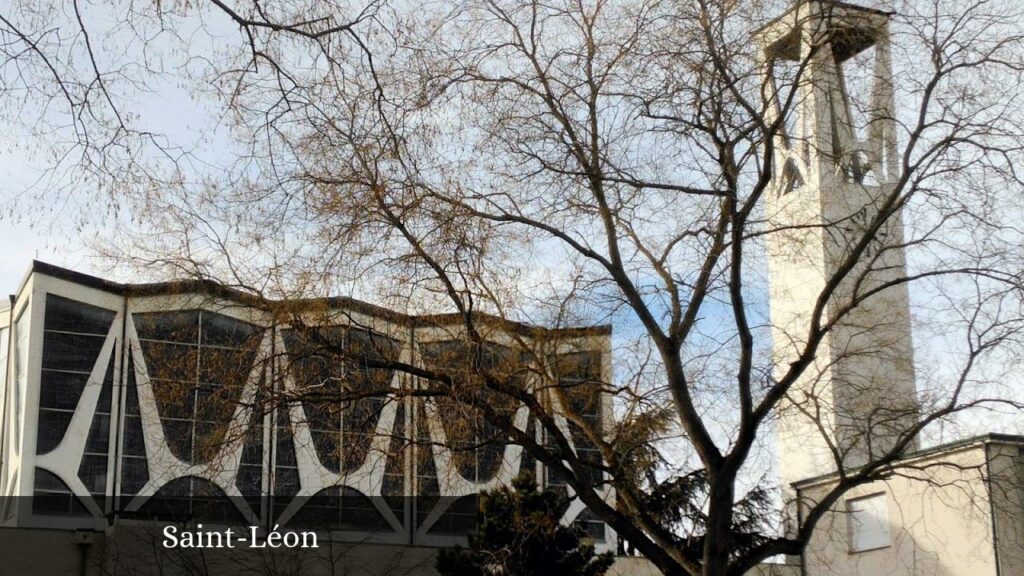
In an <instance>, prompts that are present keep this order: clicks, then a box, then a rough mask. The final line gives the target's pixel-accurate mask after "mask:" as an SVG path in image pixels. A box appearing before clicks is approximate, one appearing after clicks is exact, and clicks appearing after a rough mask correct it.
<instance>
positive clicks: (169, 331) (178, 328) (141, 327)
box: [132, 310, 199, 344]
mask: <svg viewBox="0 0 1024 576" xmlns="http://www.w3.org/2000/svg"><path fill="white" fill-rule="evenodd" d="M132 320H133V321H134V322H135V331H136V332H137V333H138V335H139V338H144V339H147V340H162V341H165V342H184V343H189V344H198V343H199V311H198V310H176V311H173V312H147V313H144V314H132Z"/></svg>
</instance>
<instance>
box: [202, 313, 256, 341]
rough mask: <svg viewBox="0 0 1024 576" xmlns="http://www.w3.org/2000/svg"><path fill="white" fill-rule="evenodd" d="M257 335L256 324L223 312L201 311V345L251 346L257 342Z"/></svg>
mask: <svg viewBox="0 0 1024 576" xmlns="http://www.w3.org/2000/svg"><path fill="white" fill-rule="evenodd" d="M259 337H260V328H259V327H257V326H254V325H252V324H249V323H248V322H243V321H241V320H236V319H234V318H231V317H229V316H225V315H223V314H216V313H214V312H206V311H204V312H203V330H202V343H203V345H208V346H226V347H229V348H243V347H247V348H253V347H255V346H256V345H257V344H259Z"/></svg>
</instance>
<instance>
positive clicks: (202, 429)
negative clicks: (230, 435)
mask: <svg viewBox="0 0 1024 576" xmlns="http://www.w3.org/2000/svg"><path fill="white" fill-rule="evenodd" d="M226 434H227V423H218V422H202V421H199V422H196V423H195V445H194V447H193V452H192V463H193V464H199V463H203V462H209V461H210V460H211V459H213V457H214V456H216V455H217V453H218V452H219V451H220V449H221V448H222V447H223V446H224V442H225V440H226Z"/></svg>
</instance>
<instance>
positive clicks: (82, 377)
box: [39, 370, 89, 410]
mask: <svg viewBox="0 0 1024 576" xmlns="http://www.w3.org/2000/svg"><path fill="white" fill-rule="evenodd" d="M88 379H89V375H88V374H78V373H71V372H54V371H52V370H43V371H42V372H41V373H40V382H39V407H40V408H58V409H63V410H74V409H75V407H76V406H78V401H79V399H81V397H82V391H83V390H84V389H85V383H86V381H87V380H88Z"/></svg>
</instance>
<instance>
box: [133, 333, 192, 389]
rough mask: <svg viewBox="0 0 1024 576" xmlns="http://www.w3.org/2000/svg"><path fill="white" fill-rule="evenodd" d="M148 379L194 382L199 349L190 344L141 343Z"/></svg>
mask: <svg viewBox="0 0 1024 576" xmlns="http://www.w3.org/2000/svg"><path fill="white" fill-rule="evenodd" d="M141 344H142V355H143V357H144V358H145V359H146V370H147V372H148V373H149V377H150V378H151V379H155V380H176V381H181V382H195V381H196V371H197V370H198V368H199V364H198V361H199V347H198V346H194V345H191V344H174V343H167V342H146V341H142V342H141Z"/></svg>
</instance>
